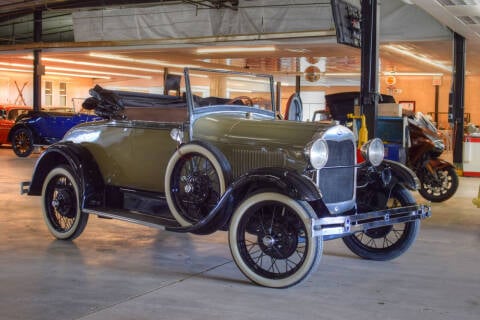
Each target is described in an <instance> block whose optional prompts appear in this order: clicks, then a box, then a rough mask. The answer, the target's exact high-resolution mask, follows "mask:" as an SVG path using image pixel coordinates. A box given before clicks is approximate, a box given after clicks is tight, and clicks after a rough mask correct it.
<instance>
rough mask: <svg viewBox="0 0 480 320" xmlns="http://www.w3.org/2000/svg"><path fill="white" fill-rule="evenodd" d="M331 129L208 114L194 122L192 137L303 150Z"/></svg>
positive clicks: (262, 119) (306, 123)
mask: <svg viewBox="0 0 480 320" xmlns="http://www.w3.org/2000/svg"><path fill="white" fill-rule="evenodd" d="M329 127H331V125H327V124H320V123H312V122H296V121H287V120H277V119H275V120H274V119H266V118H261V117H250V116H248V115H238V116H232V115H231V114H229V115H208V116H205V117H202V118H199V119H197V120H196V121H195V123H194V125H193V132H192V133H193V137H192V138H193V139H194V140H197V139H199V140H209V141H212V142H217V143H228V144H237V145H239V144H242V145H245V144H247V145H256V146H263V145H268V146H277V147H282V146H285V147H287V146H288V148H294V149H302V150H303V148H304V147H305V145H306V144H307V143H308V142H310V141H311V140H312V139H313V137H314V136H315V134H316V133H320V132H322V131H324V130H326V129H327V128H329Z"/></svg>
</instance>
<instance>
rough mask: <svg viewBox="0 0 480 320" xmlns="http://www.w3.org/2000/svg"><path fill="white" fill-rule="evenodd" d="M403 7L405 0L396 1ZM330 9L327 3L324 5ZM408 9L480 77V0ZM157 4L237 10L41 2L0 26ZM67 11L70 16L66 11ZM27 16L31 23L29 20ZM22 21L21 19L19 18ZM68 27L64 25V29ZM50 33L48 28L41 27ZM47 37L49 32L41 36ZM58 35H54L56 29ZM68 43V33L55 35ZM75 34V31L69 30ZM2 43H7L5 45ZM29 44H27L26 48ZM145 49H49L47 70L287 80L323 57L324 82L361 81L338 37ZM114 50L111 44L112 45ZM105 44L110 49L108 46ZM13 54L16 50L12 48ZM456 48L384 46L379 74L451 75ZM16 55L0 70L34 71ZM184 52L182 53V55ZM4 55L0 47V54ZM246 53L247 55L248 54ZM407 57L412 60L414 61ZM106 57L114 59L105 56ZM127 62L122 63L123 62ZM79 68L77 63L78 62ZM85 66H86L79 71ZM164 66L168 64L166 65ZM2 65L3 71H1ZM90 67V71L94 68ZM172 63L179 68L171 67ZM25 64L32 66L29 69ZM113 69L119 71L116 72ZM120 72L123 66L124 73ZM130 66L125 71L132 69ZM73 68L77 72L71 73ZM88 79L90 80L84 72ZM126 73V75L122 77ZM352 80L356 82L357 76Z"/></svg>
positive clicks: (9, 11) (429, 1) (149, 45)
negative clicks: (233, 74) (37, 16)
mask: <svg viewBox="0 0 480 320" xmlns="http://www.w3.org/2000/svg"><path fill="white" fill-rule="evenodd" d="M398 1H401V0H398ZM326 2H329V1H326ZM403 2H406V3H413V4H415V5H417V6H419V7H420V8H422V9H424V10H425V11H427V12H429V13H430V14H431V15H432V16H434V17H435V18H436V19H437V20H438V21H440V22H441V23H442V24H444V25H446V26H448V27H449V28H451V29H452V30H455V31H456V32H458V33H460V34H462V35H464V36H465V37H466V38H467V49H468V56H467V72H468V74H472V75H479V74H480V61H477V60H478V59H475V58H474V54H475V53H476V52H479V49H480V31H479V30H478V25H479V24H480V0H403ZM152 3H155V5H158V4H174V3H188V4H192V5H196V6H202V7H205V8H212V9H215V8H230V9H232V10H235V9H236V6H237V5H238V1H201V0H198V1H194V0H192V1H171V0H166V1H158V0H157V1H148V0H144V1H127V0H124V1H121V0H110V1H108V0H103V1H90V0H87V1H70V0H63V1H62V0H50V1H49V0H38V1H5V0H0V26H1V23H2V22H3V24H4V25H5V24H6V23H7V22H6V21H10V20H11V19H12V18H15V19H32V16H31V13H32V12H33V11H34V10H35V9H36V8H41V9H43V10H46V11H45V12H46V13H44V16H48V15H54V14H55V15H58V14H59V13H65V12H68V11H69V12H71V11H72V10H77V9H78V8H80V7H81V8H95V7H99V6H100V7H107V6H115V7H118V6H120V7H124V6H133V5H134V6H139V5H151V4H152ZM65 10H66V11H65ZM26 14H27V16H25V15H26ZM21 17H23V18H21ZM62 27H63V28H64V27H65V26H62ZM44 28H45V27H44ZM44 30H45V29H44ZM53 32H55V30H53ZM58 32H59V33H61V32H63V33H64V34H65V37H68V36H70V37H71V36H72V35H71V34H70V35H68V32H69V31H68V30H66V29H58ZM70 32H71V30H70ZM3 40H5V39H3ZM27 42H28V41H27ZM159 43H160V42H157V43H156V44H155V42H144V43H143V44H140V45H138V46H135V47H131V46H122V43H113V44H114V45H115V47H108V48H106V47H103V46H102V47H100V46H98V45H99V44H98V43H96V45H97V46H98V47H96V48H92V47H91V44H88V43H86V44H84V47H83V46H82V47H75V48H64V47H62V46H61V45H60V46H59V47H58V48H55V47H56V46H55V45H54V46H52V47H51V48H50V49H48V50H44V53H43V57H44V61H43V64H44V65H45V66H46V71H47V73H48V72H50V73H55V72H56V73H62V72H63V73H73V69H80V68H83V69H84V70H85V71H96V72H97V73H96V75H98V76H100V75H101V74H102V72H103V76H104V77H109V78H110V79H119V80H120V79H125V78H129V76H125V74H129V75H130V76H134V75H138V76H141V77H144V78H149V77H152V76H155V75H158V74H160V73H161V72H162V71H163V68H165V67H168V68H169V70H173V71H177V72H178V71H180V70H181V68H182V66H184V65H195V66H200V67H216V68H229V69H235V70H248V71H254V72H265V73H275V74H278V75H283V76H288V75H296V74H299V73H301V68H300V64H301V62H302V60H301V59H305V58H320V57H324V58H325V60H324V61H326V68H325V72H324V73H325V75H326V76H327V77H331V78H333V77H342V74H344V77H345V78H346V79H348V78H353V79H357V78H358V75H356V74H358V73H359V72H360V52H359V50H357V49H354V48H350V47H347V46H344V45H338V44H336V42H335V40H334V38H333V37H330V38H326V37H323V38H321V37H308V36H306V35H303V36H302V37H301V38H290V39H275V40H270V41H267V43H268V45H269V46H272V47H274V51H269V52H263V53H262V52H252V53H248V52H242V50H240V51H239V52H229V53H225V52H223V53H210V54H200V53H198V51H197V49H198V48H202V47H203V46H204V45H202V44H196V45H186V44H184V43H183V44H182V43H177V44H175V43H173V44H171V45H170V46H166V45H164V44H163V43H160V45H159ZM110 44H112V43H110ZM107 45H108V44H107ZM236 45H238V43H237V42H235V41H232V42H229V41H226V42H224V43H222V46H225V47H227V46H236ZM257 46H264V44H260V45H259V44H258V42H255V41H244V42H242V47H243V48H246V47H250V48H254V47H257ZM8 47H11V46H7V48H8ZM451 47H452V45H451V42H450V41H445V40H435V39H433V40H431V41H394V42H391V43H382V44H381V47H380V55H381V70H382V71H384V72H387V71H395V72H397V73H401V72H409V73H411V72H423V73H432V72H433V73H443V74H446V73H447V74H448V72H449V70H450V68H451V60H452V50H451ZM13 48H14V49H15V50H17V51H15V52H14V51H12V50H7V51H4V54H2V55H1V56H0V69H1V68H2V67H3V68H14V67H15V68H17V69H18V68H29V67H30V66H31V57H30V53H29V52H31V50H25V51H23V52H22V53H19V52H18V50H19V49H27V48H28V47H24V46H21V45H20V46H19V44H18V43H15V45H14V47H13ZM179 48H180V49H179ZM0 50H1V48H0ZM243 51H244V50H243ZM405 52H407V53H408V52H409V53H411V54H410V55H408V54H405ZM105 54H109V55H110V56H106V55H105ZM418 57H424V58H425V60H431V61H434V62H436V63H438V64H440V65H444V66H447V68H444V67H439V66H438V65H436V66H435V65H432V64H429V63H427V62H425V61H424V62H422V61H419V60H418V59H417V58H418ZM118 59H122V60H118ZM74 62H76V63H74ZM79 62H80V63H83V64H79ZM162 62H163V64H162ZM166 62H168V64H167V63H166ZM2 63H3V65H2ZM89 64H90V65H89ZM172 64H174V65H172ZM23 65H26V66H27V67H24V66H23ZM111 65H116V66H117V67H116V68H112V67H111ZM118 66H121V67H124V68H123V69H122V70H120V69H119V68H118ZM127 67H128V68H127ZM69 69H71V70H72V71H69ZM84 74H87V72H85V73H84ZM122 74H123V75H122ZM352 74H353V75H352Z"/></svg>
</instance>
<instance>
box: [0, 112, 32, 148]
mask: <svg viewBox="0 0 480 320" xmlns="http://www.w3.org/2000/svg"><path fill="white" fill-rule="evenodd" d="M31 109H32V108H30V107H25V106H14V105H0V145H1V144H7V143H10V142H9V141H8V134H9V132H10V129H11V128H12V127H13V125H14V124H15V120H16V119H17V117H18V116H20V115H22V114H25V113H27V112H29V111H30V110H31Z"/></svg>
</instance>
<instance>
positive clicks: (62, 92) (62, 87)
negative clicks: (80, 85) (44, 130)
mask: <svg viewBox="0 0 480 320" xmlns="http://www.w3.org/2000/svg"><path fill="white" fill-rule="evenodd" d="M59 98H60V99H59V103H60V106H62V107H65V106H67V84H66V83H65V82H60V84H59Z"/></svg>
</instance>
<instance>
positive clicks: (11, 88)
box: [0, 74, 94, 110]
mask: <svg viewBox="0 0 480 320" xmlns="http://www.w3.org/2000/svg"><path fill="white" fill-rule="evenodd" d="M45 81H51V82H52V89H53V94H52V105H51V107H60V98H59V83H60V82H65V83H66V84H67V96H66V99H67V107H73V106H77V110H78V108H79V105H80V104H81V100H82V99H85V98H87V97H89V94H88V90H89V89H91V88H92V87H93V86H94V83H93V81H92V80H91V79H82V78H57V77H44V78H43V79H42V107H45V106H46V105H45V94H44V90H45ZM15 82H16V83H17V85H18V86H19V88H20V90H21V89H22V86H24V84H25V87H24V89H23V91H22V95H23V99H24V100H25V104H26V105H27V106H32V105H33V80H32V76H31V75H30V74H26V75H22V74H12V75H4V76H2V77H1V78H0V104H17V105H22V104H23V102H22V101H21V100H20V99H18V95H19V94H18V90H17V87H16V85H15ZM72 99H73V100H72ZM74 104H75V105H74ZM49 107H50V106H49Z"/></svg>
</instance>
